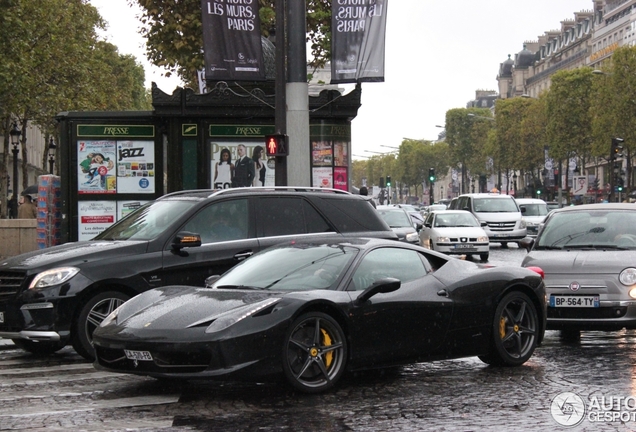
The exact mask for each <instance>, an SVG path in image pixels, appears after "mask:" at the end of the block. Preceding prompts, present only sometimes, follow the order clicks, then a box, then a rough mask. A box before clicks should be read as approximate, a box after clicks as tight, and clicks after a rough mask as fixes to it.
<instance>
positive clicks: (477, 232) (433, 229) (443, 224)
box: [420, 210, 490, 261]
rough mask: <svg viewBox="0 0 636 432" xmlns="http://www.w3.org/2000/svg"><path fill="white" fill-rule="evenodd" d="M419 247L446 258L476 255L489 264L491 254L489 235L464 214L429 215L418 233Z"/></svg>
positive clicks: (445, 212) (453, 212) (459, 212)
mask: <svg viewBox="0 0 636 432" xmlns="http://www.w3.org/2000/svg"><path fill="white" fill-rule="evenodd" d="M484 224H485V222H484ZM420 244H421V245H422V246H424V247H425V248H428V249H432V250H435V251H437V252H441V253H445V254H447V255H479V258H480V259H481V260H482V261H488V254H489V251H490V244H489V243H488V234H486V231H485V230H484V228H483V226H482V224H481V223H480V222H479V221H478V220H477V218H476V217H475V216H473V214H472V213H471V212H469V211H466V210H442V211H432V212H430V213H429V214H428V216H427V217H426V220H425V221H424V227H423V228H422V229H421V230H420Z"/></svg>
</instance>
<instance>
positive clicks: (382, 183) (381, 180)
mask: <svg viewBox="0 0 636 432" xmlns="http://www.w3.org/2000/svg"><path fill="white" fill-rule="evenodd" d="M380 189H384V177H380Z"/></svg>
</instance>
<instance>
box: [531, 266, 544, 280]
mask: <svg viewBox="0 0 636 432" xmlns="http://www.w3.org/2000/svg"><path fill="white" fill-rule="evenodd" d="M526 268H527V269H528V270H532V271H533V272H535V273H537V274H538V275H539V276H541V279H545V272H544V271H543V269H542V268H541V267H526Z"/></svg>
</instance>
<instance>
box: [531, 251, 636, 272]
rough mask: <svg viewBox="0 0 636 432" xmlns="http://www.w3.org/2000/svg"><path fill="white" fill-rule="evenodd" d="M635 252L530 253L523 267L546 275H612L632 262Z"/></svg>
mask: <svg viewBox="0 0 636 432" xmlns="http://www.w3.org/2000/svg"><path fill="white" fill-rule="evenodd" d="M634 258H636V252H634V251H621V250H605V251H604V250H585V251H582V250H561V251H532V252H530V253H529V254H528V255H527V256H526V257H525V258H524V260H523V262H522V263H521V265H522V266H523V267H529V266H536V267H541V268H542V269H543V271H544V272H545V273H546V274H550V273H574V274H599V273H614V272H616V270H617V269H619V271H620V270H622V269H624V268H625V267H627V266H628V265H629V263H633V262H634Z"/></svg>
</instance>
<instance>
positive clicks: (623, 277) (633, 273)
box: [618, 267, 636, 286]
mask: <svg viewBox="0 0 636 432" xmlns="http://www.w3.org/2000/svg"><path fill="white" fill-rule="evenodd" d="M618 280H619V281H621V283H622V284H623V285H628V286H631V285H634V284H636V268H634V267H629V268H626V269H625V270H623V271H622V272H621V274H620V275H619V276H618Z"/></svg>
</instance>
